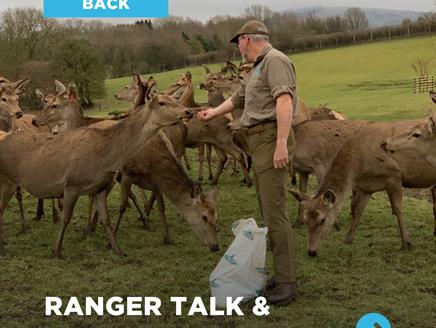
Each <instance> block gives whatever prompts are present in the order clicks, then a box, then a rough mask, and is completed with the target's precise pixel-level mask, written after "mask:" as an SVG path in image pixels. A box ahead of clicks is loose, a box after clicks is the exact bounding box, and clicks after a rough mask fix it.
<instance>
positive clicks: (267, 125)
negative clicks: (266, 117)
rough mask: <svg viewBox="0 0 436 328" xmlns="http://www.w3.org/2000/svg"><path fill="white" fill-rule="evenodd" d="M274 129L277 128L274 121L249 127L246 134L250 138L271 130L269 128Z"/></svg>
mask: <svg viewBox="0 0 436 328" xmlns="http://www.w3.org/2000/svg"><path fill="white" fill-rule="evenodd" d="M275 127H277V122H276V121H269V122H263V123H259V124H256V125H252V126H249V127H248V128H247V134H248V135H249V136H251V135H253V134H256V133H260V132H263V131H265V130H267V129H271V128H275Z"/></svg>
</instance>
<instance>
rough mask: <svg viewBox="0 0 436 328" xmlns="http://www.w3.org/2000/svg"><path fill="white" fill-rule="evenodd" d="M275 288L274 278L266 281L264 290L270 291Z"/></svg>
mask: <svg viewBox="0 0 436 328" xmlns="http://www.w3.org/2000/svg"><path fill="white" fill-rule="evenodd" d="M275 287H276V278H274V277H271V278H269V279H268V280H267V281H266V285H265V290H271V289H274V288H275Z"/></svg>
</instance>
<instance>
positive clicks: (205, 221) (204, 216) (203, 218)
mask: <svg viewBox="0 0 436 328" xmlns="http://www.w3.org/2000/svg"><path fill="white" fill-rule="evenodd" d="M201 219H202V220H203V221H204V223H207V216H206V215H203V216H202V217H201Z"/></svg>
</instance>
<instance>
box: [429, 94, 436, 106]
mask: <svg viewBox="0 0 436 328" xmlns="http://www.w3.org/2000/svg"><path fill="white" fill-rule="evenodd" d="M428 93H429V94H430V98H431V100H433V102H434V103H435V104H436V92H433V91H429V92H428Z"/></svg>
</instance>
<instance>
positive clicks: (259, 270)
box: [256, 267, 266, 273]
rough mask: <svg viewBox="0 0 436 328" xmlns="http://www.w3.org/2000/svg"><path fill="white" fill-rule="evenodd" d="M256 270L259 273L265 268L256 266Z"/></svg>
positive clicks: (263, 271)
mask: <svg viewBox="0 0 436 328" xmlns="http://www.w3.org/2000/svg"><path fill="white" fill-rule="evenodd" d="M256 271H257V272H259V273H266V270H265V268H260V267H257V268H256Z"/></svg>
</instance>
